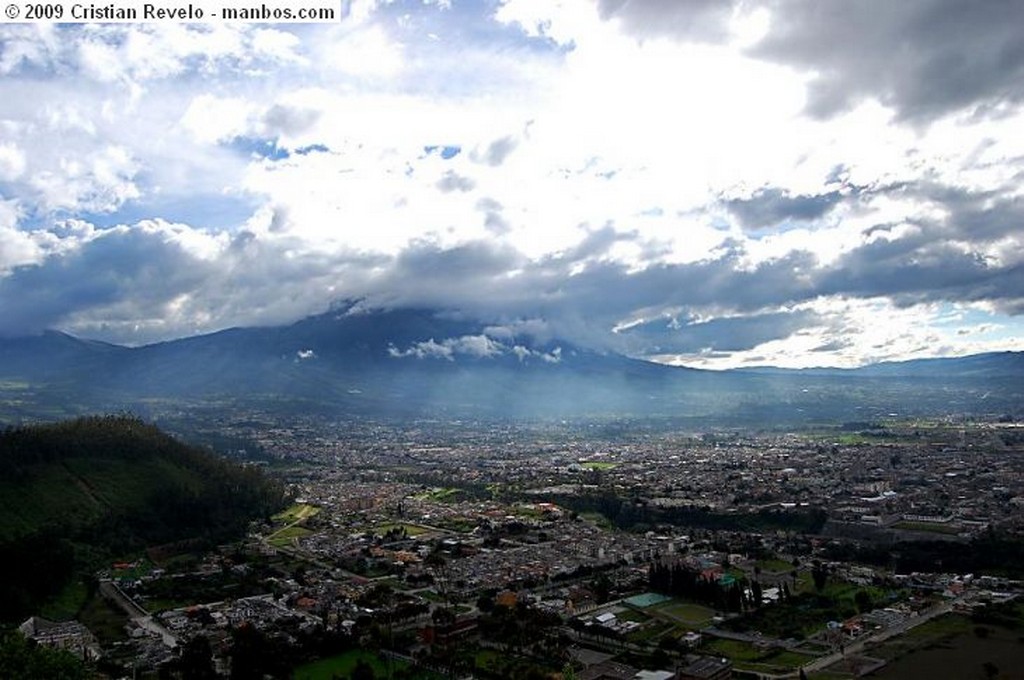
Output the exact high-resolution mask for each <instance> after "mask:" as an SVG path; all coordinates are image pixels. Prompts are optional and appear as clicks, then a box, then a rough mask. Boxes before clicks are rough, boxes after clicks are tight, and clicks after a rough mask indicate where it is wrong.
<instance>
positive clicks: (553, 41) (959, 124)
mask: <svg viewBox="0 0 1024 680" xmlns="http://www.w3.org/2000/svg"><path fill="white" fill-rule="evenodd" d="M343 7H344V15H345V16H344V18H343V19H342V20H341V21H340V22H338V23H336V24H330V25H313V26H273V25H257V24H249V25H224V24H208V25H195V26H190V25H184V24H163V25H160V26H147V25H142V24H139V25H116V26H98V25H91V26H66V27H57V26H15V25H5V26H2V27H0V101H2V102H3V104H2V105H0V334H3V335H8V336H9V335H20V334H27V333H35V332H39V331H40V330H42V329H46V328H55V329H61V330H64V331H67V332H70V333H72V334H75V335H79V336H83V337H89V338H98V339H103V340H108V341H113V342H118V343H125V344H133V345H134V344H142V343H147V342H152V341H156V340H163V339H168V338H175V337H182V336H186V335H192V334H196V333H202V332H209V331H214V330H218V329H222V328H226V327H230V326H239V325H267V324H279V323H286V322H291V321H294V320H296V319H299V318H301V317H304V316H307V315H310V314H314V313H319V312H323V311H324V310H326V309H328V308H329V307H330V306H331V304H332V303H335V302H337V301H339V300H345V299H348V300H353V299H358V300H361V301H362V302H361V307H362V308H366V309H374V308H394V307H406V306H424V305H427V306H431V307H437V308H440V309H446V310H458V311H460V312H462V313H465V314H468V315H470V316H473V317H477V318H479V319H480V321H481V322H484V323H490V324H497V323H500V324H503V325H505V326H508V325H512V326H514V327H517V328H520V329H522V331H523V332H526V333H533V334H535V335H537V336H545V337H551V336H556V337H560V338H565V339H567V340H572V341H576V342H579V343H581V344H585V345H590V346H596V347H603V348H608V349H613V350H618V351H623V352H626V353H628V354H630V355H632V356H640V357H648V358H653V359H655V360H659V361H664V362H669V363H679V364H686V365H692V366H704V367H713V368H725V367H730V366H737V365H749V364H776V365H783V366H808V365H840V366H851V365H859V364H862V363H865V362H870V361H877V360H883V359H902V358H909V357H922V356H948V355H959V354H967V353H973V352H980V351H989V350H1002V349H1015V350H1021V349H1024V316H1022V314H1024V192H1022V189H1021V186H1022V178H1024V108H1022V107H1024V40H1022V39H1021V29H1020V27H1021V26H1024V3H1021V2H1017V1H1015V0H989V1H987V2H980V3H979V2H975V1H973V0H900V2H873V1H868V0H865V1H864V2H848V1H842V0H835V1H831V0H763V1H761V0H738V1H736V2H733V3H732V4H731V5H730V4H729V3H728V2H726V1H725V0H391V1H388V0H353V2H351V3H343ZM438 340H439V341H440V339H438Z"/></svg>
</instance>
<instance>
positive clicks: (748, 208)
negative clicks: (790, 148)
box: [725, 187, 843, 229]
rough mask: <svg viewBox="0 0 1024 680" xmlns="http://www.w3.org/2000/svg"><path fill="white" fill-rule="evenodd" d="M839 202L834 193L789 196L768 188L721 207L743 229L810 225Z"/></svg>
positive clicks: (780, 190) (787, 193) (839, 196)
mask: <svg viewBox="0 0 1024 680" xmlns="http://www.w3.org/2000/svg"><path fill="white" fill-rule="evenodd" d="M842 200H843V196H842V194H840V193H839V192H838V191H831V192H829V193H826V194H817V195H813V196H805V195H798V196H791V195H790V194H789V192H788V191H786V190H784V189H779V188H775V187H772V188H762V189H758V190H757V191H755V192H754V194H753V195H752V196H751V197H750V198H734V199H732V200H728V201H726V202H725V206H726V207H727V208H728V209H729V212H731V213H732V214H733V215H735V216H736V218H737V219H739V221H740V223H741V224H742V225H743V226H744V227H745V228H746V229H761V228H764V227H771V226H773V225H776V224H779V223H780V222H784V221H787V220H792V221H799V222H812V221H814V220H817V219H820V218H822V217H824V216H825V215H827V214H828V213H829V211H831V210H832V208H834V207H835V206H836V205H837V204H838V203H839V202H840V201H842Z"/></svg>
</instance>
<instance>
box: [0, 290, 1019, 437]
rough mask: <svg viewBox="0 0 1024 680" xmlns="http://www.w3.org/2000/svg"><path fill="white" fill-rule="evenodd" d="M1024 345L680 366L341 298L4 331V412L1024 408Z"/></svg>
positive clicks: (850, 416)
mask: <svg viewBox="0 0 1024 680" xmlns="http://www.w3.org/2000/svg"><path fill="white" fill-rule="evenodd" d="M1022 378H1024V352H1001V353H989V354H979V355H973V356H967V357H959V358H944V359H919V360H913V361H905V362H888V363H879V364H873V365H869V366H865V367H862V368H856V369H834V368H816V369H801V370H791V369H780V368H772V367H759V368H748V369H736V370H730V371H707V370H699V369H693V368H682V367H672V366H665V365H662V364H656V363H651V362H647V361H642V360H638V359H633V358H629V357H626V356H622V355H620V354H616V353H613V352H608V351H599V350H596V349H591V348H586V347H581V346H579V345H576V344H573V343H570V342H566V341H561V340H557V339H547V340H543V341H541V340H537V339H535V338H533V337H531V336H528V335H521V334H516V333H514V332H512V331H510V330H508V329H505V328H495V327H487V326H485V325H484V324H481V323H479V322H476V321H474V320H470V319H466V318H463V317H460V316H458V315H454V314H449V313H444V312H439V311H436V310H428V309H405V310H391V311H378V312H357V311H355V308H339V309H335V310H332V311H330V312H327V313H325V314H321V315H317V316H312V317H308V318H306V319H303V320H300V321H298V322H296V323H293V324H290V325H286V326H277V327H258V328H232V329H228V330H224V331H220V332H217V333H212V334H208V335H200V336H195V337H190V338H184V339H180V340H173V341H168V342H161V343H156V344H151V345H145V346H141V347H124V346H119V345H113V344H108V343H103V342H97V341H91V340H83V339H79V338H75V337H72V336H70V335H66V334H64V333H60V332H55V331H48V332H45V333H42V334H40V335H36V336H30V337H18V338H6V339H0V418H5V419H7V420H17V419H22V418H31V417H46V416H47V415H69V414H74V413H81V412H94V411H97V410H107V411H109V410H111V409H119V410H133V411H137V410H139V409H140V408H142V407H144V405H145V404H151V403H153V401H154V400H163V401H167V400H170V401H195V400H206V401H209V400H221V401H223V400H227V401H231V402H233V403H237V404H246V403H252V404H262V405H266V404H268V403H270V404H275V405H276V407H278V408H282V409H283V408H288V409H293V410H299V411H304V410H308V411H316V412H321V413H334V414H345V413H350V414H359V415H363V416H371V417H382V418H388V417H410V416H438V415H445V416H450V417H513V418H518V417H523V418H535V417H557V418H562V417H575V416H607V415H631V416H659V417H662V416H667V417H674V418H683V419H695V420H703V421H708V422H737V423H751V422H756V423H780V422H781V423H785V422H808V421H820V420H825V421H851V420H858V421H859V420H864V419H865V418H875V417H880V416H886V415H888V414H892V413H898V414H900V415H906V416H913V415H935V414H949V413H961V414H962V413H975V414H977V413H986V414H1004V413H1005V414H1013V415H1019V414H1021V413H1022V411H1024V387H1022V386H1024V380H1022Z"/></svg>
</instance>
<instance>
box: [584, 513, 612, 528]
mask: <svg viewBox="0 0 1024 680" xmlns="http://www.w3.org/2000/svg"><path fill="white" fill-rule="evenodd" d="M580 517H582V518H583V519H585V520H587V521H588V522H591V523H593V524H595V525H596V526H598V527H600V528H602V529H607V530H609V531H611V530H613V529H614V528H615V525H614V524H612V522H611V520H609V519H608V518H607V517H605V516H604V515H602V514H601V513H599V512H581V513H580Z"/></svg>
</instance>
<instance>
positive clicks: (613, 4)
mask: <svg viewBox="0 0 1024 680" xmlns="http://www.w3.org/2000/svg"><path fill="white" fill-rule="evenodd" d="M598 10H599V12H600V13H601V17H602V18H603V19H610V18H614V19H618V20H620V21H621V22H622V25H623V26H624V27H625V28H626V30H628V31H630V32H632V33H634V34H635V35H638V36H640V37H659V36H676V37H685V38H688V39H693V40H703V41H717V40H721V39H723V38H725V37H726V36H727V35H728V30H727V29H728V22H729V17H730V15H731V13H732V6H731V5H730V3H729V2H725V1H723V0H599V2H598Z"/></svg>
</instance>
